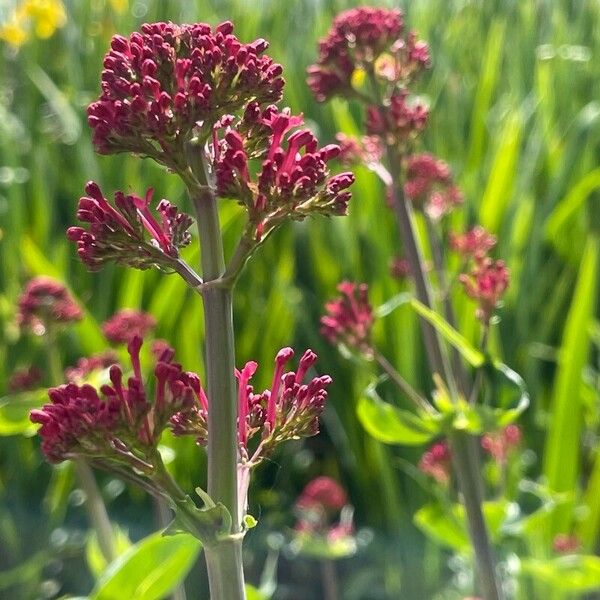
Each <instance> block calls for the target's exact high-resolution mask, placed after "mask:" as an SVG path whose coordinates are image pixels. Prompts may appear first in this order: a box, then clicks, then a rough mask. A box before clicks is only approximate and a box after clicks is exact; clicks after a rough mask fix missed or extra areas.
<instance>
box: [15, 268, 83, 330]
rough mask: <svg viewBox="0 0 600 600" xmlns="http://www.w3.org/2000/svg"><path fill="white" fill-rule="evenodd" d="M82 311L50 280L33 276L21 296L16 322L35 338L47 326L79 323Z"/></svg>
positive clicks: (57, 282) (61, 287)
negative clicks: (29, 331) (29, 330)
mask: <svg viewBox="0 0 600 600" xmlns="http://www.w3.org/2000/svg"><path fill="white" fill-rule="evenodd" d="M82 318H83V311H82V310H81V308H80V307H79V306H78V305H77V303H76V302H75V300H74V298H73V296H71V294H70V293H69V291H68V290H67V288H66V287H65V286H64V285H63V284H62V283H61V282H60V281H57V280H56V279H52V278H51V277H45V276H40V277H34V278H33V279H31V280H30V281H29V282H28V283H27V285H26V286H25V289H24V290H23V292H22V293H21V296H20V297H19V302H18V312H17V322H18V324H19V326H20V327H27V328H29V329H31V331H32V332H33V333H34V334H36V335H44V333H46V331H47V329H48V327H49V326H51V325H59V324H64V323H71V322H73V321H79V320H81V319H82Z"/></svg>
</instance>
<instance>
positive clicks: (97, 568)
mask: <svg viewBox="0 0 600 600" xmlns="http://www.w3.org/2000/svg"><path fill="white" fill-rule="evenodd" d="M113 535H114V540H115V551H116V553H117V556H121V555H122V554H124V553H125V552H126V551H127V550H129V548H131V541H130V540H129V537H128V536H127V534H126V533H125V532H124V531H123V530H122V529H121V528H120V527H118V526H113ZM85 558H86V561H87V564H88V567H89V569H90V571H91V572H92V575H93V576H94V577H95V578H97V577H99V576H100V575H101V573H102V572H103V571H104V570H105V569H106V567H107V566H108V563H107V562H106V559H105V558H104V555H103V554H102V550H100V545H99V544H98V536H97V535H96V533H95V532H94V531H92V532H91V533H90V534H89V536H88V540H87V544H86V546H85Z"/></svg>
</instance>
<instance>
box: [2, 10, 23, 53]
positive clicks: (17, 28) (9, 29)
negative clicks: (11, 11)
mask: <svg viewBox="0 0 600 600" xmlns="http://www.w3.org/2000/svg"><path fill="white" fill-rule="evenodd" d="M27 37H28V36H27V30H26V29H25V28H24V27H23V24H22V22H20V21H19V20H17V18H16V17H13V18H12V19H11V20H10V21H8V22H6V23H2V24H1V25H0V40H2V41H4V42H6V43H7V44H10V45H11V46H14V47H15V48H18V47H19V46H21V45H22V44H24V43H25V41H26V40H27Z"/></svg>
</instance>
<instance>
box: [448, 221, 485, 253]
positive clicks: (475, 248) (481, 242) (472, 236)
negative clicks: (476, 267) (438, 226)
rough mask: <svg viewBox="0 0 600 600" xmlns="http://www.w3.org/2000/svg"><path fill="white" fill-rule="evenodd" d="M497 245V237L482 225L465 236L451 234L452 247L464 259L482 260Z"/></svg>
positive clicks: (464, 234)
mask: <svg viewBox="0 0 600 600" xmlns="http://www.w3.org/2000/svg"><path fill="white" fill-rule="evenodd" d="M495 245H496V237H495V236H493V235H492V234H491V233H488V232H487V231H486V230H485V229H484V228H483V227H481V226H480V225H476V226H475V227H473V229H470V230H469V231H467V232H465V233H463V234H456V233H451V234H450V247H451V248H452V250H454V251H456V252H458V253H459V254H460V255H461V256H462V257H463V258H481V257H483V256H485V255H486V254H487V253H488V252H489V251H490V250H491V249H492V248H493V247H494V246H495Z"/></svg>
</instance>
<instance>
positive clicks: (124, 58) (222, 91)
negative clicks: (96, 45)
mask: <svg viewBox="0 0 600 600" xmlns="http://www.w3.org/2000/svg"><path fill="white" fill-rule="evenodd" d="M267 46H268V44H267V42H266V41H265V40H262V39H258V40H255V41H254V42H252V43H250V44H243V43H241V42H240V41H239V40H238V39H237V37H236V36H235V35H234V34H233V25H232V24H231V23H230V22H225V23H221V24H220V25H217V26H216V27H215V28H214V29H213V28H211V27H210V25H207V24H205V23H196V24H192V25H175V24H174V23H149V24H148V23H147V24H144V25H142V27H141V31H140V32H137V31H136V32H133V33H132V34H131V35H130V36H129V37H128V38H126V37H123V36H120V35H116V36H114V37H113V38H112V41H111V45H110V50H109V51H108V53H107V54H106V56H105V57H104V70H103V71H102V84H101V87H102V93H101V95H100V98H98V100H97V101H96V102H93V103H92V104H91V105H90V106H89V108H88V122H89V124H90V126H91V128H92V129H93V131H94V145H95V146H96V149H97V151H98V152H100V153H101V154H113V153H116V152H124V151H129V152H135V153H139V154H141V155H144V156H150V157H153V158H155V159H156V160H158V161H159V162H162V163H163V164H165V165H167V166H169V167H171V168H174V169H176V170H177V169H180V168H185V162H184V144H185V142H186V141H187V140H188V139H189V138H190V137H191V135H192V132H193V130H195V132H198V131H200V130H201V132H203V133H204V135H205V136H207V135H208V134H209V133H210V131H211V129H212V126H213V125H214V123H215V122H216V121H217V120H218V119H219V118H220V117H221V116H223V115H224V114H228V113H232V112H234V111H236V110H238V109H240V108H242V107H244V106H245V105H246V104H247V103H249V102H251V101H254V102H258V103H260V104H262V103H268V102H276V101H278V100H279V99H280V98H281V95H282V90H283V86H284V80H283V79H282V77H281V74H282V68H281V65H279V64H277V63H275V62H273V60H272V59H271V58H269V57H268V56H265V55H263V52H264V51H265V50H266V48H267Z"/></svg>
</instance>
